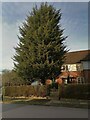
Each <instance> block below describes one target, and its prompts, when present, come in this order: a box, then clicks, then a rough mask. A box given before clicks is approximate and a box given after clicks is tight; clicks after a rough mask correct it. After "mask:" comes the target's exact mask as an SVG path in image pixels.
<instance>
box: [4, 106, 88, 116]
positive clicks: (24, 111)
mask: <svg viewBox="0 0 90 120" xmlns="http://www.w3.org/2000/svg"><path fill="white" fill-rule="evenodd" d="M2 117H3V118H88V109H79V108H67V107H53V106H35V105H22V104H2Z"/></svg>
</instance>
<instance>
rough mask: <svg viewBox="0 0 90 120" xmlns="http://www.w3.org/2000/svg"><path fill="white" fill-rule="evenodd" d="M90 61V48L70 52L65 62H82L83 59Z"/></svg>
mask: <svg viewBox="0 0 90 120" xmlns="http://www.w3.org/2000/svg"><path fill="white" fill-rule="evenodd" d="M87 60H88V61H90V50H83V51H75V52H68V53H67V54H66V60H65V64H74V63H80V62H81V61H87Z"/></svg>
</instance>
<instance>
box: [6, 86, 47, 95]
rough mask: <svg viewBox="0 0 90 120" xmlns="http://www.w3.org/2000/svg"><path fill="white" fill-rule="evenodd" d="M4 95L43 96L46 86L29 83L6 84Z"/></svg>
mask: <svg viewBox="0 0 90 120" xmlns="http://www.w3.org/2000/svg"><path fill="white" fill-rule="evenodd" d="M4 89H5V96H10V97H19V96H25V97H29V96H31V95H34V96H45V95H46V86H44V85H43V86H31V85H22V86H6V87H5V88H4Z"/></svg>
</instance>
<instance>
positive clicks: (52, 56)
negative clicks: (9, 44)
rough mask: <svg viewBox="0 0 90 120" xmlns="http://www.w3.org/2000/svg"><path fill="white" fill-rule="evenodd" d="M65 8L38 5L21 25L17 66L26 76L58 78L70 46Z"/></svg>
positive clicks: (20, 73) (22, 74)
mask: <svg viewBox="0 0 90 120" xmlns="http://www.w3.org/2000/svg"><path fill="white" fill-rule="evenodd" d="M61 16H62V13H61V10H56V9H55V8H54V7H53V6H52V5H48V3H42V4H41V6H40V8H37V6H35V7H34V8H33V10H32V12H31V13H29V15H28V16H27V18H26V20H25V22H24V23H23V25H22V26H21V27H19V32H20V35H19V36H18V38H19V44H18V46H17V47H16V48H15V50H16V54H15V55H14V66H15V67H14V70H15V71H16V72H17V73H18V74H19V75H20V76H21V77H22V78H23V79H24V80H27V81H30V80H32V79H41V80H42V82H43V83H45V80H46V79H48V78H49V79H52V78H55V77H56V76H58V75H59V74H60V71H61V66H62V64H63V63H64V59H65V54H66V52H67V46H66V45H65V44H64V41H65V40H66V38H67V36H66V37H64V35H63V31H64V29H62V28H61V24H60V20H61Z"/></svg>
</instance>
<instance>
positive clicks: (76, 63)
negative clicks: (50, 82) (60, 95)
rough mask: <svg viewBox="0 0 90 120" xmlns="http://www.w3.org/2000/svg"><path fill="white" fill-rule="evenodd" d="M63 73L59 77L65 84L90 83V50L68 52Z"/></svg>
mask: <svg viewBox="0 0 90 120" xmlns="http://www.w3.org/2000/svg"><path fill="white" fill-rule="evenodd" d="M61 72H62V73H61V74H60V76H59V77H60V78H62V79H63V81H64V82H65V83H67V82H75V83H87V82H90V79H89V78H90V50H83V51H75V52H68V53H67V54H66V60H65V63H64V64H63V66H62V70H61Z"/></svg>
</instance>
